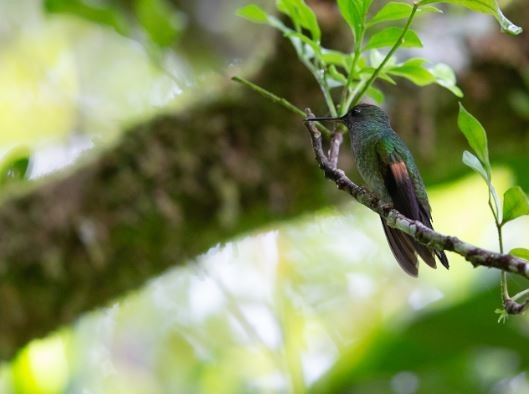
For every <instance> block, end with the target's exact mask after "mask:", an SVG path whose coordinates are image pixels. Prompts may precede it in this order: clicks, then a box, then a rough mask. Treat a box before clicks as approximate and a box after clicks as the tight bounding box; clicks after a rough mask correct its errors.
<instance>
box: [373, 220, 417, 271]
mask: <svg viewBox="0 0 529 394" xmlns="http://www.w3.org/2000/svg"><path fill="white" fill-rule="evenodd" d="M382 227H383V228H384V233H385V234H386V238H387V240H388V243H389V247H390V249H391V252H393V256H395V259H397V262H398V263H399V265H400V266H401V268H402V269H403V270H404V271H405V272H406V273H407V274H408V275H411V276H414V277H417V276H418V275H419V269H418V265H419V264H418V262H417V256H416V255H415V248H414V245H413V243H412V240H411V238H410V237H409V236H408V235H406V234H404V233H403V232H401V231H399V230H397V229H394V228H391V227H389V226H388V225H387V224H386V223H385V222H384V220H383V219H382Z"/></svg>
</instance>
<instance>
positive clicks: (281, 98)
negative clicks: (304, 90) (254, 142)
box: [231, 76, 333, 136]
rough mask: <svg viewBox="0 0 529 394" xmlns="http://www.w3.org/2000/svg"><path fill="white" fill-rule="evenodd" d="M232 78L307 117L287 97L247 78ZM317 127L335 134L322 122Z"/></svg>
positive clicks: (328, 133) (291, 110) (328, 134)
mask: <svg viewBox="0 0 529 394" xmlns="http://www.w3.org/2000/svg"><path fill="white" fill-rule="evenodd" d="M231 79H232V81H235V82H238V83H240V84H242V85H244V86H246V87H248V88H250V89H251V90H253V91H254V92H257V93H259V94H260V95H261V96H263V97H265V98H267V99H268V100H270V101H272V102H273V103H276V104H279V105H281V106H282V107H283V108H286V109H288V110H289V111H290V112H293V113H295V114H296V115H300V116H302V117H303V118H305V112H303V111H302V110H301V109H299V108H298V107H296V106H295V105H294V104H292V103H291V102H290V101H288V100H287V99H285V98H283V97H279V96H276V95H275V94H274V93H272V92H269V91H268V90H266V89H263V88H262V87H260V86H258V85H256V84H255V83H253V82H250V81H248V80H247V79H244V78H242V77H237V76H235V77H232V78H231ZM317 127H318V129H320V131H322V132H323V133H325V135H326V136H330V135H332V134H333V133H332V132H331V131H330V130H329V129H328V128H327V127H325V126H324V125H322V124H320V123H317Z"/></svg>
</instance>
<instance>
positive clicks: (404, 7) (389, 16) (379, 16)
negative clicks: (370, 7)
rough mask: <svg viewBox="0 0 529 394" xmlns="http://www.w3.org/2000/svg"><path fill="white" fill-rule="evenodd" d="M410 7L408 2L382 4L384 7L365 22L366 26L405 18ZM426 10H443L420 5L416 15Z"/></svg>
mask: <svg viewBox="0 0 529 394" xmlns="http://www.w3.org/2000/svg"><path fill="white" fill-rule="evenodd" d="M412 9H413V7H412V6H411V5H410V4H408V3H401V2H396V1H390V2H389V3H387V4H386V5H384V7H382V8H381V9H380V11H378V12H377V13H376V14H375V16H374V17H373V18H371V20H370V21H369V22H367V26H373V25H376V24H377V23H382V22H388V21H394V20H400V19H407V18H408V17H409V16H410V14H411V11H412ZM426 12H440V13H442V12H443V11H441V10H440V9H438V8H435V7H432V6H425V7H421V8H419V9H418V10H417V14H418V15H419V14H424V13H426Z"/></svg>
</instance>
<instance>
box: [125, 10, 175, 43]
mask: <svg viewBox="0 0 529 394" xmlns="http://www.w3.org/2000/svg"><path fill="white" fill-rule="evenodd" d="M135 11H136V16H137V18H138V21H139V22H140V24H141V25H142V27H143V28H144V29H145V31H146V32H147V34H148V36H149V38H150V40H151V41H152V42H154V43H156V44H158V45H159V46H161V47H169V46H171V45H173V44H174V43H175V41H176V39H177V38H178V36H179V35H180V32H181V31H182V29H183V25H184V21H183V17H182V15H181V14H180V13H179V12H177V11H176V10H175V9H174V8H173V7H172V5H171V3H169V2H168V1H167V0H136V2H135Z"/></svg>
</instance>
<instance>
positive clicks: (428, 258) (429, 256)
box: [413, 241, 437, 268]
mask: <svg viewBox="0 0 529 394" xmlns="http://www.w3.org/2000/svg"><path fill="white" fill-rule="evenodd" d="M413 246H415V251H416V252H417V253H418V254H419V256H421V259H423V261H424V262H425V263H426V264H428V265H429V266H430V267H432V268H437V264H436V263H435V257H434V256H433V253H432V251H431V250H430V249H428V247H427V246H424V245H422V244H420V243H419V242H417V241H413Z"/></svg>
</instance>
